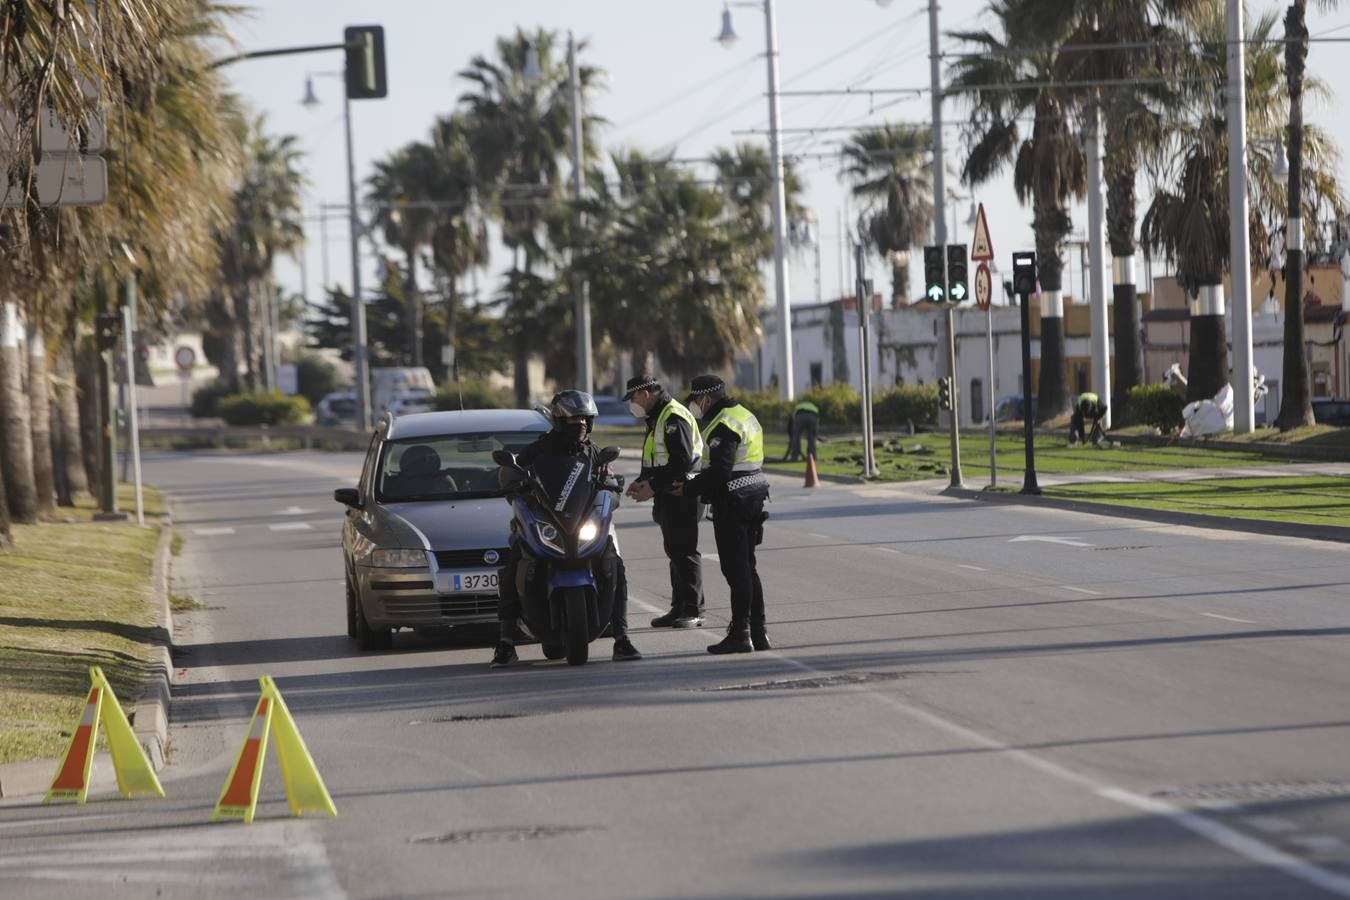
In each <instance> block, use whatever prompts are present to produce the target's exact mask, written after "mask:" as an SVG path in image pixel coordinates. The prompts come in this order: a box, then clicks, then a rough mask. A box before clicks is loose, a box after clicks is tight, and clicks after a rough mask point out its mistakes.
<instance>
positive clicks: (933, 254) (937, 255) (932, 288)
mask: <svg viewBox="0 0 1350 900" xmlns="http://www.w3.org/2000/svg"><path fill="white" fill-rule="evenodd" d="M923 278H924V282H925V284H924V289H923V295H924V296H925V297H927V298H928V299H929V300H931V301H933V302H934V303H941V302H942V301H944V300H946V299H947V260H945V259H943V253H942V247H941V246H935V247H924V248H923Z"/></svg>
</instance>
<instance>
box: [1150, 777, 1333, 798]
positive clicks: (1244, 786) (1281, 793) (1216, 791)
mask: <svg viewBox="0 0 1350 900" xmlns="http://www.w3.org/2000/svg"><path fill="white" fill-rule="evenodd" d="M1153 796H1155V797H1165V798H1168V799H1172V800H1193V801H1197V802H1200V801H1208V800H1228V801H1249V802H1250V801H1263V800H1319V799H1324V798H1326V797H1350V782H1347V781H1225V782H1219V783H1216V784H1193V785H1186V786H1184V787H1179V788H1168V789H1167V790H1162V791H1154V792H1153Z"/></svg>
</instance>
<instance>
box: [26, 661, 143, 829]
mask: <svg viewBox="0 0 1350 900" xmlns="http://www.w3.org/2000/svg"><path fill="white" fill-rule="evenodd" d="M89 681H90V687H89V695H88V697H87V698H86V699H85V703H84V710H83V711H82V712H81V713H80V720H79V722H77V723H76V725H75V729H74V733H73V734H72V735H71V736H70V746H69V747H67V748H66V754H65V756H64V757H63V758H62V760H61V765H60V767H59V768H58V769H57V770H56V777H55V778H53V779H52V785H51V788H50V789H49V790H48V791H47V796H46V797H45V798H44V799H43V801H42V802H43V803H51V802H52V801H53V800H58V801H60V800H73V801H75V802H76V803H78V804H81V805H83V803H84V801H85V800H86V799H87V798H88V796H89V771H90V769H91V768H92V767H93V763H94V745H95V744H97V743H98V726H99V723H100V722H101V723H102V724H103V730H104V732H105V733H107V735H108V749H109V750H110V751H111V752H112V763H113V771H114V772H115V773H116V775H117V789H118V790H119V791H121V793H122V796H123V797H130V796H131V795H132V794H155V795H157V796H159V797H163V796H164V788H162V787H160V784H159V779H158V778H157V777H155V770H154V767H153V766H151V765H150V760H149V758H148V757H146V755H145V750H144V749H142V748H141V743H140V741H138V740H136V733H135V732H133V731H132V730H131V723H130V722H128V721H127V717H126V714H125V713H123V712H122V707H121V705H120V704H119V703H118V702H117V695H116V694H114V693H113V689H112V685H110V684H108V679H107V678H105V677H104V675H103V670H102V669H100V668H99V667H98V666H92V667H90V669H89Z"/></svg>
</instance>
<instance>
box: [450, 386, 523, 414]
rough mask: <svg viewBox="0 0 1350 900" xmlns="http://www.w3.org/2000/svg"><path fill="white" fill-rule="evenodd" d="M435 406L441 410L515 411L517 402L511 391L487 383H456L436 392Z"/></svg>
mask: <svg viewBox="0 0 1350 900" xmlns="http://www.w3.org/2000/svg"><path fill="white" fill-rule="evenodd" d="M461 402H462V403H463V405H462V406H461V405H460V404H461ZM435 405H436V408H437V409H439V410H458V409H515V406H516V401H515V398H514V397H512V396H511V392H510V391H508V390H507V389H505V388H498V387H493V386H492V385H490V384H488V383H487V382H486V381H454V382H451V383H450V384H447V385H445V386H444V387H442V388H441V389H440V390H438V391H437V392H436V400H435Z"/></svg>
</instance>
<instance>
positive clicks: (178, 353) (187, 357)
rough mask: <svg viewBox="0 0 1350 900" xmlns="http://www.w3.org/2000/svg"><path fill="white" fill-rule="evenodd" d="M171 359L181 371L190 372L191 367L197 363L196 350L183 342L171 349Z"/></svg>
mask: <svg viewBox="0 0 1350 900" xmlns="http://www.w3.org/2000/svg"><path fill="white" fill-rule="evenodd" d="M173 361H174V362H175V363H177V364H178V368H179V369H181V370H182V371H184V372H191V371H192V367H193V366H194V365H196V364H197V351H196V350H193V349H192V348H191V347H189V346H187V345H186V344H184V345H183V346H181V347H179V348H178V349H177V350H175V351H173Z"/></svg>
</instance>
